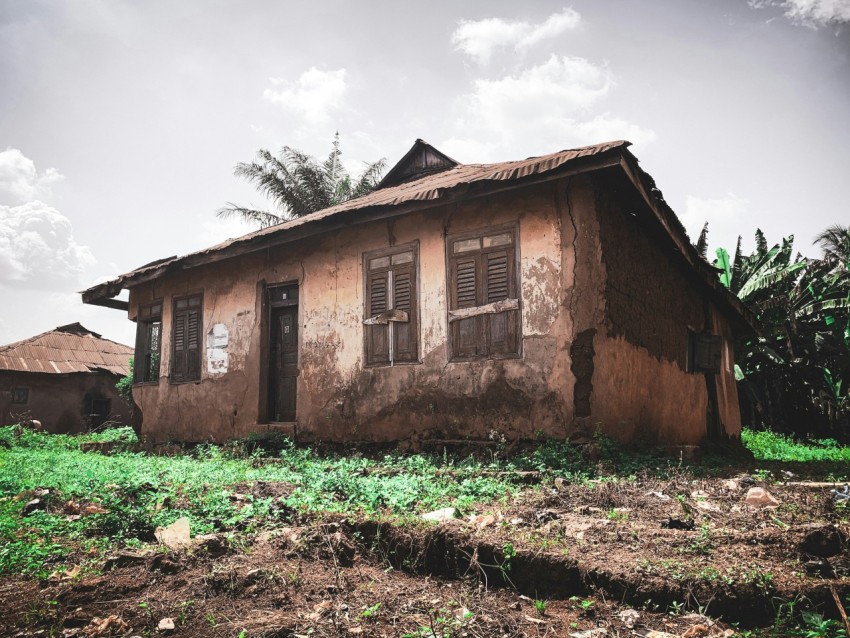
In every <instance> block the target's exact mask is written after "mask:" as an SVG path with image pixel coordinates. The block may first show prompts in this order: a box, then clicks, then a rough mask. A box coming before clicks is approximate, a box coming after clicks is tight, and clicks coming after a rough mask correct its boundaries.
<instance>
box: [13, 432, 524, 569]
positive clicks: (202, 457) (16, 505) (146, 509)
mask: <svg viewBox="0 0 850 638" xmlns="http://www.w3.org/2000/svg"><path fill="white" fill-rule="evenodd" d="M134 437H135V435H133V434H132V430H131V429H129V428H121V429H120V430H118V431H115V430H112V431H110V430H107V431H105V432H102V433H99V434H97V435H86V436H84V437H73V436H65V435H49V434H43V433H38V432H33V431H31V430H27V429H21V428H16V427H14V426H11V427H4V428H0V494H2V495H3V497H4V498H3V500H0V573H9V572H17V573H28V574H35V575H39V576H44V575H46V574H47V573H49V572H50V571H52V570H53V566H52V565H53V563H55V562H58V561H61V560H62V559H63V558H64V557H66V556H67V555H69V554H71V553H72V552H75V551H80V550H82V551H89V550H95V555H96V554H97V553H98V550H99V549H101V548H103V549H105V548H106V547H107V546H111V547H115V546H116V545H118V546H120V545H122V544H123V545H127V544H130V545H136V544H138V543H139V542H140V541H142V542H145V541H152V540H153V531H154V529H155V528H156V527H157V526H160V525H162V526H164V525H168V524H170V523H172V522H174V521H175V520H176V519H178V518H180V517H182V516H185V517H187V518H188V519H189V520H190V525H191V529H192V533H193V534H204V533H209V532H212V531H216V530H232V529H248V530H250V529H252V528H257V527H259V526H261V525H264V524H267V523H274V522H275V521H276V520H279V516H280V508H279V507H272V505H273V499H272V498H264V497H259V496H254V495H252V494H250V493H248V494H245V495H244V496H241V497H239V498H238V499H234V498H232V493H233V492H235V491H237V490H238V491H239V492H242V493H244V492H250V488H246V487H245V485H246V484H247V485H249V486H250V485H251V484H255V483H256V482H259V481H267V482H276V483H286V484H289V485H291V489H292V491H291V493H290V494H289V496H288V497H286V499H285V503H284V504H285V505H286V506H287V507H288V508H291V509H292V510H296V511H300V512H305V513H309V512H345V513H361V514H363V515H368V516H395V517H398V518H401V519H404V518H406V517H411V516H415V515H416V514H418V513H421V512H425V511H428V510H429V509H436V508H438V507H446V506H449V505H451V506H454V507H456V508H458V509H459V510H461V511H463V510H467V509H470V508H471V507H472V506H473V504H475V503H478V502H492V501H495V500H498V499H502V498H509V497H511V496H512V495H513V494H514V493H515V492H516V491H517V490H518V489H519V487H518V485H517V484H516V483H515V482H514V481H513V479H512V478H511V476H510V475H505V476H502V477H494V476H492V475H482V473H481V469H482V466H481V465H480V464H479V463H476V462H475V461H472V460H463V461H455V460H453V459H441V458H438V457H429V456H424V455H413V456H396V455H387V456H385V457H383V458H381V459H377V460H372V459H367V458H363V457H358V456H349V457H341V456H322V455H319V454H317V453H315V452H314V451H312V450H310V449H306V448H296V447H294V446H293V445H292V444H290V443H288V442H278V443H279V444H280V451H279V454H278V458H277V459H274V462H263V461H264V459H262V458H261V457H260V456H259V453H260V450H254V452H253V453H250V454H248V455H247V456H246V455H245V454H244V450H242V451H241V454H242V455H241V456H239V455H238V454H236V450H234V449H233V448H228V447H220V446H214V445H204V446H198V447H197V448H195V450H194V451H193V452H192V453H191V454H184V455H180V456H172V457H160V456H150V455H146V454H142V453H132V452H129V451H118V452H117V453H114V454H111V455H104V454H100V453H97V452H84V451H82V450H81V449H80V446H81V444H82V443H86V442H90V441H93V440H98V441H116V440H117V441H126V442H132V441H133V440H134ZM447 465H448V467H447ZM447 469H448V470H450V471H446V470H447ZM40 488H50V489H51V490H52V491H51V493H50V495H49V496H48V497H46V500H47V508H46V510H45V511H39V512H35V513H33V514H31V515H30V516H22V515H21V514H22V510H23V508H24V506H25V504H26V502H27V501H28V500H29V496H28V495H27V494H26V493H25V492H26V491H27V490H36V489H40ZM22 493H23V494H22ZM19 494H21V497H20V498H14V497H15V496H16V495H19ZM69 501H73V502H76V503H78V504H93V505H97V506H98V507H99V508H103V509H104V510H106V511H105V512H100V511H99V512H96V513H91V514H84V515H82V516H78V517H74V516H69V513H70V512H69V511H68V510H67V508H66V505H67V504H68V502H69Z"/></svg>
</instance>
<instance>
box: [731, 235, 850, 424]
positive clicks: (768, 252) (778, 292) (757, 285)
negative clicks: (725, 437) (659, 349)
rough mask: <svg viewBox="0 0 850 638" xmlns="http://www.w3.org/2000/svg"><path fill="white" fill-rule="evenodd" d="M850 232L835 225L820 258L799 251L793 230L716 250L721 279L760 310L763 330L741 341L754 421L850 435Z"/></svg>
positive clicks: (742, 382) (741, 375)
mask: <svg viewBox="0 0 850 638" xmlns="http://www.w3.org/2000/svg"><path fill="white" fill-rule="evenodd" d="M848 238H850V233H848V229H846V228H842V227H840V226H833V227H831V228H828V229H827V230H826V231H824V232H823V233H822V234H821V235H820V236H819V237H818V239H817V240H816V243H819V244H820V245H821V247H822V248H823V249H824V257H823V258H822V259H806V258H804V257H802V255H800V254H799V253H797V255H796V256H794V257H793V258H792V255H793V241H794V237H793V235H791V236H789V237H786V238H785V239H783V240H782V242H781V243H780V244H776V245H775V246H773V247H772V248H770V249H768V243H767V240H766V238H765V236H764V234H763V233H762V232H761V231H760V230H757V231H756V249H755V250H754V251H753V253H752V254H751V255H749V256H745V255H743V254H742V252H741V241H740V238H739V240H738V247H737V250H736V251H735V256H734V258H733V259H731V260H730V259H729V254H728V253H727V252H726V250H724V249H719V250H718V251H717V260H716V261H715V262H714V263H715V265H716V266H717V267H718V268H719V269H720V270H721V271H722V272H721V274H720V280H721V281H722V283H723V284H724V285H725V286H726V287H727V288H729V290H730V292H732V293H734V294H735V295H737V296H738V298H739V299H741V301H743V302H744V303H745V304H746V305H747V306H749V307H750V309H752V310H753V312H755V314H756V315H757V316H758V318H759V321H760V323H761V334H760V336H758V337H747V338H745V339H743V340H742V341H741V342H739V343H738V344H737V348H736V351H737V356H736V359H737V360H738V362H739V364H740V367H739V366H737V365H736V377H737V379H738V381H739V386H738V387H739V392H740V393H741V395H742V398H743V399H744V400H743V401H742V406H744V407H745V408H747V407H748V408H749V409H748V410H747V411H748V412H749V414H748V415H747V416H748V417H749V419H750V420H751V421H750V424H751V425H759V424H760V425H766V426H771V427H775V428H780V429H787V430H789V431H793V432H796V433H798V434H804V433H806V432H812V431H815V432H818V433H819V434H821V435H823V434H829V435H834V436H839V437H842V438H846V437H847V436H848V429H847V420H848V417H850V394H848V388H847V384H848V382H850V316H848V314H850V313H848V311H850V277H848V272H850V271H848V269H847V263H848V256H850V250H848V248H850V241H847V240H848Z"/></svg>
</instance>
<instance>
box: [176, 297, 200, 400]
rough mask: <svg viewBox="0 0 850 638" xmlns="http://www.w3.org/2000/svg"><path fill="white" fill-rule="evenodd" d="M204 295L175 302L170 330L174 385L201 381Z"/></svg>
mask: <svg viewBox="0 0 850 638" xmlns="http://www.w3.org/2000/svg"><path fill="white" fill-rule="evenodd" d="M202 301H203V299H202V297H201V295H193V296H191V297H182V298H180V299H175V300H174V313H173V314H172V326H171V327H172V330H171V382H172V383H183V382H185V381H200V380H201V334H202V333H201V323H202V316H201V312H202V310H203V308H202V306H203V303H202Z"/></svg>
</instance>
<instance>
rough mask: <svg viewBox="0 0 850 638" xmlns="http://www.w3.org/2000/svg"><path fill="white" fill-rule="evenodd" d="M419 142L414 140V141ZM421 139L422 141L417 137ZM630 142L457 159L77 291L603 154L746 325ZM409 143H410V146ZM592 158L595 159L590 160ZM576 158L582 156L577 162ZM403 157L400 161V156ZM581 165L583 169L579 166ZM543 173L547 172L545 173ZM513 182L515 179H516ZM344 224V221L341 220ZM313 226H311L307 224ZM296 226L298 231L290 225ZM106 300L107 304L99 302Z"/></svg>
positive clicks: (121, 284)
mask: <svg viewBox="0 0 850 638" xmlns="http://www.w3.org/2000/svg"><path fill="white" fill-rule="evenodd" d="M420 142H422V141H421V140H417V144H418V143H420ZM422 143H423V144H424V142H422ZM629 146H631V143H630V142H627V141H625V140H616V141H612V142H605V143H602V144H594V145H591V146H583V147H581V148H574V149H569V150H564V151H559V152H557V153H551V154H549V155H541V156H539V157H530V158H528V159H524V160H519V161H512V162H500V163H496V164H459V165H457V166H455V167H453V168H449V169H446V170H443V171H441V172H438V173H431V174H428V175H424V176H422V177H420V178H418V179H411V180H410V181H406V182H403V183H401V184H398V185H394V186H385V187H379V188H378V189H376V190H374V191H372V192H371V193H368V194H367V195H364V196H362V197H358V198H357V199H352V200H349V201H347V202H344V203H342V204H338V205H336V206H331V207H329V208H325V209H323V210H320V211H316V212H315V213H311V214H309V215H304V216H303V217H299V218H297V219H293V220H290V221H287V222H284V223H282V224H278V225H276V226H270V227H269V228H263V229H261V230H257V231H254V232H252V233H248V234H246V235H242V236H241V237H237V238H235V239H228V240H227V241H224V242H222V243H220V244H217V245H215V246H211V247H210V248H206V249H204V250H201V251H197V252H194V253H190V254H188V255H184V256H182V257H169V258H166V259H159V260H157V261H154V262H151V263H149V264H145V265H144V266H141V267H140V268H137V269H136V270H133V271H131V272H128V273H125V274H123V275H121V276H119V277H117V278H116V279H113V280H111V281H108V282H105V283H102V284H98V285H97V286H93V287H91V288H89V289H88V290H85V291H83V293H82V295H83V301H84V302H85V303H95V304H99V303H102V302H103V301H104V300H105V299H111V298H113V297H115V296H116V295H117V294H118V293H119V292H120V291H121V290H122V289H123V288H125V287H131V286H133V285H136V284H138V283H141V282H143V281H148V280H151V279H156V278H158V277H160V276H162V275H163V274H165V273H167V272H173V271H175V270H181V269H184V268H193V267H195V266H199V265H202V264H204V263H209V262H211V261H216V260H218V259H227V258H229V257H232V256H234V255H237V254H244V253H248V252H251V251H254V250H259V249H262V248H264V247H267V246H268V245H270V244H271V243H275V244H276V243H285V242H287V241H290V240H300V239H303V237H304V236H305V233H306V234H311V233H312V232H323V231H324V230H326V228H327V227H326V226H323V225H321V224H319V222H322V221H324V220H327V219H329V218H332V217H334V216H337V215H340V214H341V213H348V212H355V211H362V212H363V213H364V214H365V213H367V212H368V209H372V210H375V209H377V210H383V209H393V208H397V209H398V210H399V211H400V212H403V211H404V210H405V209H404V208H402V206H403V205H405V204H412V203H415V202H422V203H423V208H424V207H426V206H427V204H426V203H427V202H435V203H438V202H439V200H441V199H443V198H446V197H447V196H448V195H449V194H450V193H454V192H457V191H461V192H462V189H463V188H465V187H468V186H473V185H479V184H480V185H482V186H484V187H485V188H486V185H487V184H488V183H496V182H517V181H519V180H523V178H534V177H536V176H543V178H544V179H545V178H548V177H557V176H558V175H559V174H562V173H564V172H566V171H568V170H570V169H572V168H573V166H576V167H578V169H579V170H584V169H585V168H586V169H587V170H593V168H594V167H595V168H599V167H600V166H602V165H603V164H604V163H605V162H606V161H607V160H608V159H609V158H614V159H615V160H616V161H618V162H619V164H620V166H621V167H622V168H623V170H624V171H625V172H626V173H627V174H629V175H630V176H631V179H633V181H635V182H636V184H638V185H639V186H638V187H639V188H641V189H642V190H643V192H644V194H645V197H646V201H647V204H648V205H649V207H650V209H652V211H653V214H654V215H655V217H656V220H657V222H658V223H660V224H661V226H662V227H663V228H664V230H665V231H666V232H667V234H668V235H669V237H670V239H671V241H672V242H673V243H674V245H675V246H676V248H677V250H678V252H679V253H680V254H681V256H682V257H683V258H684V260H685V261H686V262H687V264H688V265H689V267H691V268H693V269H694V270H695V271H697V272H698V273H699V274H700V276H701V277H702V278H703V281H704V282H705V283H706V285H707V286H708V287H709V288H710V289H712V291H713V293H712V294H714V295H716V296H718V297H719V298H720V299H722V301H723V302H724V303H725V304H726V305H727V306H730V307H731V308H732V310H733V311H734V312H735V313H736V314H737V315H739V316H740V317H741V318H742V319H743V320H744V323H745V324H747V325H748V326H750V327H753V326H755V325H756V324H757V321H756V319H755V316H754V315H753V314H752V312H751V311H749V310H748V309H747V308H746V307H745V306H744V305H743V304H742V303H741V302H740V301H739V300H738V299H737V297H735V296H734V295H732V294H731V293H729V291H728V290H726V289H724V288H723V287H722V286H721V285H720V283H719V281H718V279H717V276H716V273H714V271H713V268H712V266H711V265H709V264H708V262H706V261H705V260H704V259H702V258H701V257H700V256H699V254H698V253H697V252H696V249H695V248H694V247H693V245H692V244H691V242H690V239H689V238H688V235H687V232H686V231H685V228H684V226H683V225H682V223H681V222H680V221H679V219H678V218H677V217H676V214H675V213H674V212H673V210H672V209H671V208H670V207H669V206H668V205H667V203H666V202H665V201H664V198H663V196H662V195H661V192H660V191H659V190H658V189H657V188H656V187H655V181H654V180H653V179H652V177H651V176H650V175H649V174H648V173H646V172H644V171H643V170H642V169H641V168H640V166H639V165H638V161H637V158H636V157H635V156H634V155H632V154H631V153H630V152H629V151H628V147H629ZM414 148H415V145H414ZM596 159H598V160H599V162H594V160H596ZM582 160H586V161H585V162H582ZM402 161H403V160H402ZM583 166H584V168H582V167H583ZM547 174H548V175H547ZM518 185H519V184H518ZM345 223H349V222H348V221H346V222H345ZM311 226H315V228H311ZM296 229H299V230H296ZM103 305H107V304H103Z"/></svg>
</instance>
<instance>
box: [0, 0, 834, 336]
mask: <svg viewBox="0 0 850 638" xmlns="http://www.w3.org/2000/svg"><path fill="white" fill-rule="evenodd" d="M848 115H850V0H749V1H747V0H714V1H712V2H703V1H700V0H610V1H607V0H586V1H575V2H572V3H569V4H566V3H564V2H549V1H537V2H524V3H518V2H504V1H501V0H489V1H488V2H458V1H449V0H432V1H431V2H427V3H413V2H392V3H390V2H380V3H379V2H358V3H354V2H347V1H345V0H334V1H323V0H319V1H316V2H309V3H304V2H299V3H294V2H276V1H272V0H268V1H260V0H256V1H251V2H236V1H235V0H232V1H224V0H205V1H204V2H200V1H199V0H195V1H192V0H185V1H181V2H173V1H171V0H162V1H157V0H132V1H130V0H74V1H73V2H61V1H59V0H55V1H43V0H0V344H5V343H10V342H12V341H16V340H19V339H24V338H27V337H29V336H32V335H35V334H38V333H40V332H44V331H46V330H50V329H52V328H54V327H56V326H59V325H63V324H67V323H72V322H75V321H79V322H81V323H83V325H85V326H86V327H87V328H89V329H91V330H94V331H96V332H100V333H102V334H103V335H104V336H105V337H108V338H111V339H114V340H117V341H122V342H124V343H133V340H134V324H133V323H132V322H130V321H129V320H128V319H127V317H126V313H122V312H121V311H118V310H112V309H107V308H99V307H93V306H84V305H83V304H82V302H81V300H80V295H79V294H78V293H79V291H80V290H83V289H85V288H87V287H89V286H92V285H94V284H96V283H99V282H102V281H105V280H106V279H109V278H113V277H115V276H117V275H119V274H121V273H124V272H128V271H130V270H133V269H134V268H137V267H138V266H140V265H142V264H145V263H148V262H150V261H153V260H155V259H159V258H162V257H167V256H170V255H182V254H186V253H189V252H192V251H194V250H198V249H201V248H204V247H207V246H210V245H213V244H215V243H218V242H219V241H223V240H224V239H227V238H229V237H235V236H238V235H241V234H244V233H246V232H249V231H251V230H252V228H251V227H249V226H246V225H244V224H242V223H241V222H236V221H222V220H221V219H218V218H217V217H216V215H215V213H216V211H217V210H218V209H219V208H221V207H222V206H225V205H226V204H227V203H228V202H235V203H238V204H243V205H252V206H254V207H260V208H265V207H266V202H265V201H264V199H263V198H262V196H260V195H259V194H257V193H256V192H255V191H254V190H253V188H252V187H251V186H250V185H249V184H246V183H244V182H243V181H240V179H238V178H237V177H235V176H234V175H233V167H234V165H235V164H236V163H237V162H240V161H249V160H251V159H252V158H253V156H254V154H255V152H256V151H257V150H258V149H260V148H268V149H270V150H272V151H273V152H277V151H278V150H279V149H280V148H281V147H282V146H283V145H288V146H291V147H294V148H297V149H299V150H302V151H305V152H307V153H309V154H311V155H314V156H316V157H319V158H322V157H324V156H326V155H327V153H328V152H329V151H330V147H331V143H332V141H333V136H334V133H335V132H336V131H339V134H340V143H341V148H342V151H343V158H344V160H345V162H346V166H347V167H348V168H349V170H351V171H352V172H353V173H357V172H358V171H359V170H360V169H361V168H362V167H363V165H364V162H372V161H375V160H378V159H380V158H386V160H387V162H388V165H389V166H392V165H393V164H394V163H395V162H396V161H397V160H398V159H400V158H401V156H402V155H403V154H404V153H405V152H406V151H407V150H408V148H409V147H410V146H411V145H412V144H413V142H414V140H415V139H416V138H423V139H425V140H426V141H428V142H429V143H431V144H433V145H434V146H436V147H437V148H438V149H440V150H442V151H443V152H445V153H446V154H448V155H449V156H451V157H453V158H455V159H456V160H458V161H460V162H461V163H481V162H491V161H504V160H514V159H522V158H525V157H529V156H533V155H542V154H546V153H551V152H555V151H558V150H562V149H566V148H573V147H576V146H582V145H586V144H594V143H599V142H603V141H609V140H615V139H627V140H629V141H631V142H632V143H633V147H632V149H631V150H632V151H633V152H634V153H635V155H636V156H637V157H638V159H639V160H640V162H641V165H642V167H643V168H644V170H646V171H647V172H649V173H650V174H651V175H652V176H653V177H654V178H655V180H656V182H657V185H658V187H659V188H660V189H661V191H662V192H663V194H664V198H665V199H666V200H667V202H668V203H669V204H670V205H671V207H672V208H673V210H674V211H676V213H677V214H678V215H679V217H680V219H681V220H682V222H683V223H684V224H685V227H686V228H687V229H688V232H689V234H690V235H691V237H692V239H695V238H696V236H697V235H698V233H699V231H700V229H701V228H702V225H703V223H704V222H706V221H708V222H709V229H710V234H709V238H710V242H709V243H710V246H711V251H712V252H713V250H714V249H715V248H716V247H718V246H723V247H726V248H728V249H729V250H730V251H731V250H733V249H734V244H735V242H736V240H737V237H738V235H742V236H743V241H744V244H743V245H744V249H745V251H746V250H750V249H752V247H753V244H754V242H753V239H752V237H753V234H754V231H755V230H756V228H761V229H762V230H763V231H764V232H765V234H766V235H767V238H768V241H769V242H771V243H776V242H778V241H780V239H781V238H782V237H783V236H786V235H790V234H794V235H795V238H796V241H795V246H796V248H797V249H798V250H799V251H800V252H802V253H803V254H804V255H807V256H811V257H816V256H818V255H819V251H818V249H817V247H816V246H813V245H812V242H813V239H814V238H815V237H816V236H817V234H818V233H819V232H821V231H822V230H823V229H825V228H826V227H827V226H829V225H831V224H835V223H842V224H850V206H848V202H847V195H846V194H845V193H844V191H843V187H844V186H845V185H846V184H847V182H848V177H850V122H848V119H850V118H848Z"/></svg>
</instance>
